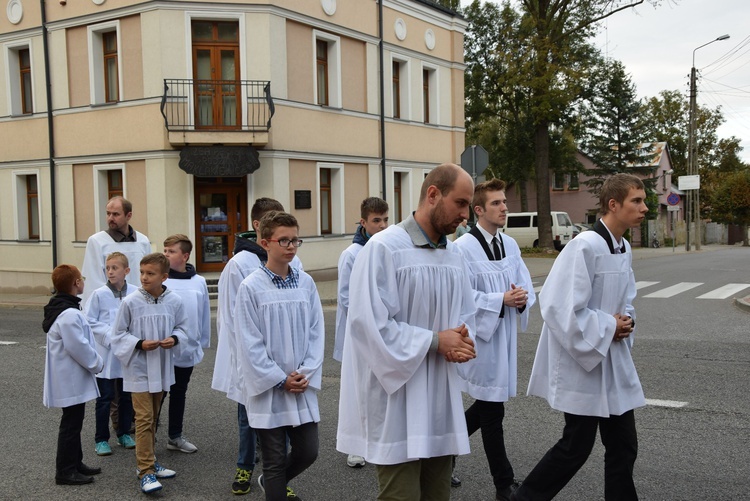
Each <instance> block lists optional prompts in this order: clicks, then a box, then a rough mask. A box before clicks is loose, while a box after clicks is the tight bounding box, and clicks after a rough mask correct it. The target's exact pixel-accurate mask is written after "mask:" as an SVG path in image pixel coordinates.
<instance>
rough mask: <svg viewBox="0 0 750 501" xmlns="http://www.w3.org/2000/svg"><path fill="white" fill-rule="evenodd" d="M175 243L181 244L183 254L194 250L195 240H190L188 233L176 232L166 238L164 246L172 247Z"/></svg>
mask: <svg viewBox="0 0 750 501" xmlns="http://www.w3.org/2000/svg"><path fill="white" fill-rule="evenodd" d="M175 244H179V245H180V250H181V251H182V253H183V254H190V253H191V252H193V242H191V241H190V238H188V236H187V235H183V234H182V233H175V234H174V235H170V236H168V237H167V238H166V239H165V240H164V247H171V246H173V245H175Z"/></svg>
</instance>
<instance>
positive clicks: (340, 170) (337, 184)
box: [315, 162, 346, 235]
mask: <svg viewBox="0 0 750 501" xmlns="http://www.w3.org/2000/svg"><path fill="white" fill-rule="evenodd" d="M320 169H331V235H343V234H344V233H345V231H344V227H345V224H346V219H345V215H344V164H338V163H328V162H318V163H317V165H316V168H315V186H316V189H315V199H316V202H315V203H316V206H317V207H318V214H317V218H316V220H317V223H316V224H317V233H316V234H317V235H322V233H321V229H322V228H321V225H320V212H321V205H320Z"/></svg>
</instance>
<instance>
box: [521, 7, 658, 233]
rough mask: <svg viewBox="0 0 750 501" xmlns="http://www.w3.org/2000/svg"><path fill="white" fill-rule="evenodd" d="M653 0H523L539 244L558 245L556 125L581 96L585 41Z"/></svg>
mask: <svg viewBox="0 0 750 501" xmlns="http://www.w3.org/2000/svg"><path fill="white" fill-rule="evenodd" d="M645 1H648V2H649V3H651V4H652V5H658V3H659V0H620V1H617V2H613V1H611V0H521V9H522V11H523V24H524V25H526V26H528V27H529V29H530V32H531V35H530V38H529V44H530V46H531V47H532V48H533V51H532V58H531V60H530V61H529V67H528V72H524V73H521V75H523V76H524V77H525V78H529V79H530V88H531V99H532V104H531V112H532V118H533V122H534V129H535V130H534V156H535V170H536V182H537V210H538V212H539V245H540V247H546V248H551V247H552V229H551V224H550V218H549V216H548V214H549V213H550V199H549V165H550V127H551V126H552V125H553V124H554V123H556V122H558V121H559V120H560V118H561V112H562V111H563V110H566V109H567V108H568V106H569V105H570V104H571V103H572V102H573V101H574V100H575V99H577V96H578V92H577V91H578V90H579V88H580V85H581V84H580V73H581V70H582V69H585V66H584V67H582V66H581V63H582V62H583V61H585V60H586V59H587V58H586V57H583V56H585V54H582V53H581V51H582V50H585V48H586V45H585V44H584V43H583V42H584V41H585V40H586V39H588V38H589V37H591V36H592V35H593V33H594V30H595V28H596V25H597V23H599V22H600V21H602V20H604V19H606V18H608V17H610V16H612V15H614V14H616V13H618V12H620V11H623V10H625V9H629V8H632V7H635V6H637V5H640V4H642V3H644V2H645Z"/></svg>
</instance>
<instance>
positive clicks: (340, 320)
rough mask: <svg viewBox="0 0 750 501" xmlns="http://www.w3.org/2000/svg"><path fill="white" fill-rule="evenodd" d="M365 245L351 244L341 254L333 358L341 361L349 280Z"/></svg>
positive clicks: (347, 307)
mask: <svg viewBox="0 0 750 501" xmlns="http://www.w3.org/2000/svg"><path fill="white" fill-rule="evenodd" d="M362 247H364V246H363V245H362V244H351V245H350V246H349V247H347V248H346V249H344V252H342V253H341V256H339V265H338V270H339V275H338V276H339V280H338V287H337V298H338V301H337V303H336V334H335V337H334V344H333V359H334V360H338V361H339V362H341V357H342V356H343V354H344V336H345V335H346V318H347V313H348V311H349V282H350V280H351V274H352V267H353V266H354V260H355V259H356V258H357V254H359V251H361V250H362Z"/></svg>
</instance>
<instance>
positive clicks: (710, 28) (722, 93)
mask: <svg viewBox="0 0 750 501" xmlns="http://www.w3.org/2000/svg"><path fill="white" fill-rule="evenodd" d="M470 3H471V1H469V0H461V4H462V5H463V6H466V5H468V4H470ZM495 3H499V2H495ZM661 3H662V5H660V6H659V7H656V8H654V7H653V6H651V5H650V4H647V3H646V2H644V4H643V5H640V6H638V7H636V8H634V9H628V10H626V11H623V12H619V13H617V14H615V15H614V16H612V17H610V18H609V19H607V20H606V21H605V22H604V23H603V25H602V29H601V30H600V34H599V36H597V38H596V39H595V41H594V42H595V43H596V45H597V46H598V47H599V48H600V49H601V50H602V52H603V53H605V54H607V55H608V56H609V57H612V58H614V59H618V60H620V61H622V62H623V64H624V65H625V68H626V70H627V71H628V73H630V75H631V77H632V80H633V83H634V84H635V85H636V87H637V89H638V95H639V96H640V97H647V96H648V97H650V96H655V95H656V94H658V93H659V91H661V90H680V91H682V92H684V93H685V96H687V95H688V90H689V89H688V84H689V81H690V79H689V74H690V68H691V66H692V58H693V49H695V48H696V47H699V46H701V45H703V44H704V43H707V42H710V41H711V40H714V39H716V38H717V37H719V36H721V35H724V34H728V35H730V37H731V38H730V39H729V40H724V41H718V42H715V43H712V44H711V45H708V46H706V47H703V48H702V49H700V50H698V51H697V52H696V53H695V67H696V68H697V69H698V70H699V80H698V98H697V99H698V104H699V105H701V106H709V107H712V108H715V107H717V106H721V108H722V112H723V114H724V118H725V119H726V122H725V123H724V125H723V126H722V127H721V128H719V137H729V136H736V137H738V138H740V139H741V140H742V146H743V147H744V150H743V151H742V152H741V154H740V155H741V157H742V158H743V160H744V161H745V162H750V1H748V0H679V1H675V0H662V2H661Z"/></svg>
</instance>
